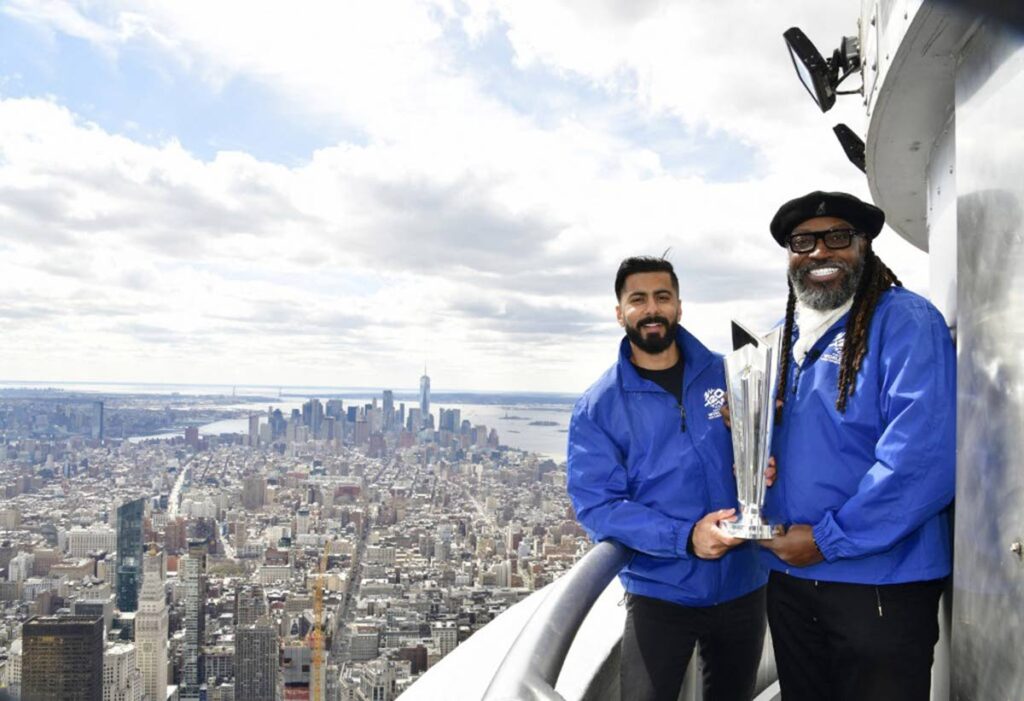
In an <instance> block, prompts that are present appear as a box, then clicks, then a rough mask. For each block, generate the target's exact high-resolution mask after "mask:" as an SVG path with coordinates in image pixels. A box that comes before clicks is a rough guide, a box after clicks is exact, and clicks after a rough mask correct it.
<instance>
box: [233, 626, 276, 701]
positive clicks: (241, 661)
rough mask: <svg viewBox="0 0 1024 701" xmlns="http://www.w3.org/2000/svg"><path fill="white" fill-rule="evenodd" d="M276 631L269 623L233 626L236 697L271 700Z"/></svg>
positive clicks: (274, 691)
mask: <svg viewBox="0 0 1024 701" xmlns="http://www.w3.org/2000/svg"><path fill="white" fill-rule="evenodd" d="M278 655H279V652H278V645H277V631H275V630H274V628H273V627H272V626H271V625H269V624H255V625H244V626H239V627H238V628H236V629H235V698H236V699H245V700H246V701H274V699H275V698H276V693H277V667H278Z"/></svg>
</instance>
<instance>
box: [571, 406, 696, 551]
mask: <svg viewBox="0 0 1024 701" xmlns="http://www.w3.org/2000/svg"><path fill="white" fill-rule="evenodd" d="M568 457H569V460H568V484H567V489H568V491H569V497H570V498H571V499H572V505H573V508H574V509H575V510H576V517H577V519H579V522H580V523H581V524H582V525H583V527H584V528H585V529H586V530H587V532H588V533H589V534H590V536H591V537H592V538H593V539H594V540H596V541H602V540H615V541H618V542H619V543H622V544H623V545H625V546H626V547H628V548H631V549H633V550H638V551H640V552H642V553H646V554H648V555H653V556H655V557H675V558H689V557H691V555H690V553H689V552H688V550H687V543H688V542H689V538H690V531H691V530H692V529H693V526H694V523H695V522H694V521H686V520H681V519H674V518H670V517H668V516H666V515H665V514H663V513H661V512H660V511H658V510H657V509H652V508H651V507H649V506H644V505H643V504H640V503H637V502H635V501H632V500H631V499H630V495H629V485H628V481H627V475H626V467H625V465H624V464H623V457H624V456H623V454H622V451H621V450H620V449H619V447H618V446H617V445H616V443H615V441H613V440H612V438H611V437H610V436H609V435H608V433H607V432H606V431H605V430H604V429H603V428H602V427H601V426H600V425H598V423H597V422H595V421H594V419H593V417H592V416H590V415H589V413H588V409H587V406H586V402H585V401H582V400H581V401H580V402H579V403H578V404H577V405H576V408H575V410H574V411H573V415H572V420H571V421H570V423H569V452H568Z"/></svg>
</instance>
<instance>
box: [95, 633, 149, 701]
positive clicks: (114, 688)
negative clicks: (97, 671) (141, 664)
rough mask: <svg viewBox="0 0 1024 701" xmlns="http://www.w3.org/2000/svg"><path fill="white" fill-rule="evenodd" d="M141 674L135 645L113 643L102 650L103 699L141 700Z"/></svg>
mask: <svg viewBox="0 0 1024 701" xmlns="http://www.w3.org/2000/svg"><path fill="white" fill-rule="evenodd" d="M142 693H143V685H142V674H141V673H140V672H139V669H138V667H137V665H136V663H135V645H134V644H132V643H114V644H112V645H110V646H108V647H107V649H106V650H104V651H103V701H142Z"/></svg>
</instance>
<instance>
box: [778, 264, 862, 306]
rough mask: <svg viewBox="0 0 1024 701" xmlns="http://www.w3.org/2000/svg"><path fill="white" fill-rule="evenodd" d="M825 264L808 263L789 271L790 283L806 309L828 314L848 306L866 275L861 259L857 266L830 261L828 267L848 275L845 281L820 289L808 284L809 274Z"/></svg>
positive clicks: (844, 277)
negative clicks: (835, 268)
mask: <svg viewBox="0 0 1024 701" xmlns="http://www.w3.org/2000/svg"><path fill="white" fill-rule="evenodd" d="M823 265H825V264H823V263H808V264H806V265H804V266H802V267H800V268H798V269H797V270H795V271H794V270H790V271H789V281H790V282H791V283H792V284H793V292H794V294H796V298H797V299H798V300H800V303H801V304H803V305H804V306H806V307H810V308H811V309H813V310H815V311H819V312H828V311H832V310H833V309H838V308H839V307H841V306H843V305H844V304H846V302H847V300H849V299H850V298H851V297H853V295H854V293H855V292H856V291H857V286H858V285H860V279H861V277H862V276H863V275H864V259H863V258H861V259H860V261H859V262H858V263H857V265H856V266H850V265H847V264H846V263H843V262H842V261H830V262H829V263H828V264H827V265H829V266H835V267H837V268H839V269H840V270H842V271H843V272H845V273H846V275H845V276H843V280H842V282H841V283H839V285H837V286H835V287H825V288H823V287H820V286H818V285H814V284H807V276H808V273H809V272H810V271H811V270H812V269H814V268H817V267H821V266H823Z"/></svg>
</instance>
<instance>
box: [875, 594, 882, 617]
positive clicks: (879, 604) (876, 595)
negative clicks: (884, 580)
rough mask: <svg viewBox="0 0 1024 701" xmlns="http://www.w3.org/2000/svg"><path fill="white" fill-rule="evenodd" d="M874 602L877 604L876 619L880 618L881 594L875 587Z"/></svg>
mask: <svg viewBox="0 0 1024 701" xmlns="http://www.w3.org/2000/svg"><path fill="white" fill-rule="evenodd" d="M875 601H877V602H878V617H879V618H882V616H883V614H882V592H880V591H878V587H875Z"/></svg>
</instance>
